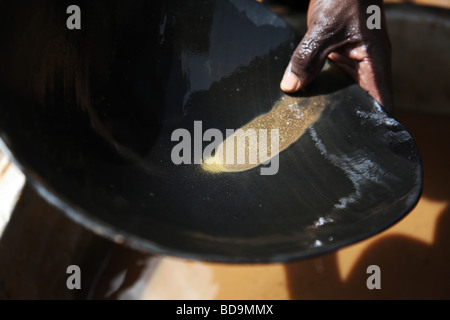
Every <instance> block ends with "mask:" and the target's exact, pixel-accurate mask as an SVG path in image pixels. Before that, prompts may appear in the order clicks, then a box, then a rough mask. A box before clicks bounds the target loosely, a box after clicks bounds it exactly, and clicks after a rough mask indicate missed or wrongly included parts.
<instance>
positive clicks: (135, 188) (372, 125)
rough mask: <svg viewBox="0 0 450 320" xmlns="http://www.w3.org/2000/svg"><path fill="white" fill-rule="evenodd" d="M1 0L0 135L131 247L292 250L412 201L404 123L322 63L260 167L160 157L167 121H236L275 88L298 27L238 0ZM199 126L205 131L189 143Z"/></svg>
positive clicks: (28, 165)
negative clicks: (289, 134) (267, 163)
mask: <svg viewBox="0 0 450 320" xmlns="http://www.w3.org/2000/svg"><path fill="white" fill-rule="evenodd" d="M43 2H44V3H45V5H42V3H40V4H39V5H38V4H36V3H35V2H32V1H29V3H28V5H27V6H24V5H23V4H20V5H19V4H17V3H11V2H2V3H1V4H0V12H1V13H0V26H1V28H0V39H1V40H0V41H1V42H2V47H3V48H9V50H2V52H1V53H0V59H1V60H0V61H2V62H1V69H0V70H1V75H2V76H1V78H0V86H1V89H0V137H1V139H2V141H3V147H4V149H7V150H8V151H9V153H10V155H11V156H12V157H13V158H14V159H15V161H16V162H17V164H18V165H19V166H20V167H21V168H22V169H23V171H24V172H25V173H26V174H27V175H28V177H29V178H30V180H31V181H32V182H33V183H34V186H35V187H36V188H37V190H38V191H39V192H40V193H41V194H43V195H44V196H45V197H46V199H47V200H49V201H50V202H52V203H53V204H55V205H57V206H58V207H60V208H61V209H62V210H63V211H65V212H66V213H67V214H68V215H69V216H70V217H72V218H73V219H75V220H76V221H78V222H80V223H82V224H83V225H85V226H86V227H88V228H90V229H91V230H93V231H94V232H96V233H99V234H102V235H104V236H106V237H108V238H110V239H113V240H115V241H117V242H125V243H126V244H128V245H131V246H133V247H135V248H138V249H142V250H146V251H150V252H156V253H161V254H167V255H177V256H181V257H186V258H193V259H203V260H212V261H222V262H274V261H289V260H295V259H301V258H305V257H309V256H313V255H317V254H321V253H325V252H328V251H331V250H336V249H338V248H340V247H342V246H345V245H348V244H351V243H354V242H356V241H359V240H362V239H364V238H367V237H369V236H371V235H373V234H375V233H377V232H380V231H381V230H383V229H385V228H387V227H389V226H390V225H392V224H393V223H395V222H396V221H398V220H399V219H401V218H402V217H403V216H404V215H406V214H407V213H408V212H409V211H410V210H411V209H412V208H413V206H414V205H415V204H416V202H417V200H418V198H419V196H420V192H421V184H422V173H421V172H422V171H421V164H420V157H419V154H418V150H417V147H416V144H415V142H414V140H413V138H412V137H411V135H410V134H409V133H408V132H407V130H406V129H405V128H404V127H403V126H402V125H401V124H400V123H398V122H397V121H396V120H395V119H393V118H392V117H389V116H388V115H387V114H386V113H385V112H384V111H383V110H382V108H381V107H380V106H379V105H378V104H377V103H376V102H375V101H374V100H373V99H372V98H370V96H369V95H368V94H367V93H366V92H364V91H363V90H362V89H361V88H359V87H358V86H357V85H356V84H354V83H353V82H351V81H350V80H349V79H348V78H347V77H346V76H345V75H343V74H342V72H340V70H338V69H337V68H335V67H334V66H333V65H331V64H330V65H329V66H328V67H327V68H326V69H325V70H324V71H323V72H322V73H321V74H320V75H319V77H318V79H317V80H316V81H315V82H314V83H313V84H311V85H310V86H309V87H308V89H307V90H305V91H304V92H302V93H301V94H300V95H298V96H297V97H295V99H297V101H298V103H299V104H300V105H301V106H311V105H314V104H315V103H317V102H318V101H320V102H321V104H323V105H324V106H325V108H324V110H323V111H322V113H321V116H320V118H319V119H318V120H317V121H316V122H315V123H314V124H313V125H311V126H310V127H309V128H308V129H307V130H306V132H305V133H304V134H303V135H302V136H301V137H300V138H299V139H298V140H297V141H296V142H295V143H293V144H292V145H291V146H290V147H289V148H288V149H286V150H284V151H282V152H281V153H280V157H279V168H278V172H277V173H276V174H274V175H261V174H260V173H261V172H260V169H261V167H257V168H254V169H252V170H248V171H244V172H237V173H221V174H212V173H209V172H206V171H204V170H203V169H202V168H201V166H200V165H199V164H180V165H175V164H174V163H173V161H172V157H171V154H172V150H173V148H174V147H175V146H176V145H177V144H178V141H172V133H173V132H174V131H175V130H176V129H180V128H184V129H186V130H187V131H188V132H190V133H191V137H192V141H191V145H192V150H193V151H192V153H193V154H192V160H199V159H198V158H196V155H195V152H194V147H195V146H194V140H196V137H197V138H198V131H197V132H195V130H194V121H201V132H205V131H206V130H207V129H210V128H217V129H219V130H220V131H221V132H222V133H223V134H224V135H225V132H226V129H237V128H240V127H242V126H243V125H245V124H246V123H248V122H250V121H251V120H252V119H254V118H255V117H257V116H259V115H261V114H264V113H267V112H269V111H270V110H271V109H272V107H273V106H274V105H275V104H276V102H277V101H279V100H280V99H281V98H282V97H283V93H282V92H281V91H280V89H279V81H280V79H281V77H282V74H283V72H284V68H285V67H286V65H287V62H288V61H289V58H290V54H291V53H292V51H293V49H294V48H295V46H296V44H297V43H298V41H299V39H300V37H299V35H297V34H296V33H295V32H294V31H293V30H292V29H291V28H290V27H288V25H287V24H286V23H285V22H284V21H283V20H281V19H280V18H278V17H277V16H275V15H274V14H273V13H272V12H270V11H269V10H268V9H266V8H265V7H263V6H262V5H260V4H258V3H256V2H254V1H248V2H242V1H234V0H230V1H205V2H201V3H200V2H195V3H191V2H186V1H164V2H163V1H160V2H151V3H150V2H149V1H137V0H136V1H127V2H126V3H125V2H124V1H95V3H92V1H80V2H79V6H80V8H81V9H82V18H83V19H82V28H81V30H68V29H67V28H66V19H67V17H68V15H67V14H65V12H66V8H67V6H69V3H66V2H64V1H58V2H57V3H56V2H54V1H43ZM208 144H209V142H204V143H203V145H202V148H201V150H203V147H205V146H206V145H208Z"/></svg>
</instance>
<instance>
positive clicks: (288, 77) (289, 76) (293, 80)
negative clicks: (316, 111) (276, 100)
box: [280, 71, 300, 92]
mask: <svg viewBox="0 0 450 320" xmlns="http://www.w3.org/2000/svg"><path fill="white" fill-rule="evenodd" d="M280 87H281V90H283V91H286V92H293V91H297V90H298V89H299V88H300V80H299V79H298V78H297V76H296V75H295V74H293V73H292V72H290V71H286V72H285V73H284V76H283V80H281V84H280Z"/></svg>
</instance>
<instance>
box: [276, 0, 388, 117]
mask: <svg viewBox="0 0 450 320" xmlns="http://www.w3.org/2000/svg"><path fill="white" fill-rule="evenodd" d="M370 5H377V6H378V7H379V8H380V9H381V28H380V29H369V28H368V27H367V19H368V18H369V17H370V16H371V15H372V12H371V13H367V8H368V7H369V6H370ZM307 23H308V31H307V32H306V34H305V36H304V37H303V39H302V41H301V42H300V44H299V45H298V47H297V48H296V49H295V52H294V54H293V55H292V58H291V61H290V63H289V65H288V67H287V68H286V72H285V74H284V77H283V80H282V81H281V84H280V86H281V89H282V90H283V91H285V92H288V93H291V92H296V91H299V90H301V89H302V88H304V87H305V86H307V85H308V83H310V82H311V81H312V80H313V79H314V78H315V77H316V75H317V74H318V73H319V72H320V70H321V69H322V67H323V65H324V64H325V61H326V59H327V57H328V58H330V59H331V60H333V61H334V62H336V63H337V64H338V65H339V66H340V67H341V68H342V69H343V70H344V71H345V72H347V73H348V74H349V75H350V76H351V77H352V78H353V79H354V80H355V81H356V82H357V83H358V84H359V85H360V86H361V87H362V88H363V89H364V90H366V91H367V92H368V93H369V94H370V95H371V96H372V97H373V98H375V100H377V101H378V102H379V103H380V104H381V105H382V106H383V107H384V108H385V110H387V111H388V112H391V111H392V107H393V102H392V85H391V45H390V42H389V37H388V34H387V29H386V20H385V17H384V10H383V1H381V0H344V1H336V0H311V2H310V4H309V8H308V17H307Z"/></svg>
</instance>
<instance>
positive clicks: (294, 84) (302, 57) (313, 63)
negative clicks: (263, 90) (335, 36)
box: [280, 31, 329, 92]
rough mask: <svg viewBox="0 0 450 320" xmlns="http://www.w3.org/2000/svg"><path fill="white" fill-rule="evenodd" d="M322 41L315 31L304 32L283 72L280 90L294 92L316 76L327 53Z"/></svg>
mask: <svg viewBox="0 0 450 320" xmlns="http://www.w3.org/2000/svg"><path fill="white" fill-rule="evenodd" d="M324 42H325V41H323V40H322V39H321V37H320V35H319V34H317V33H316V32H309V31H308V32H307V33H306V34H305V36H304V37H303V39H302V41H301V42H300V44H299V45H298V47H297V48H296V49H295V51H294V54H293V55H292V57H291V60H290V62H289V64H288V66H287V68H286V71H285V72H284V76H283V79H282V80H281V83H280V87H281V90H283V91H285V92H296V91H298V90H300V89H303V88H304V87H305V86H306V85H307V84H308V83H310V82H311V81H312V80H313V79H314V78H315V77H316V76H317V74H318V73H319V72H320V70H321V69H322V67H323V65H324V64H325V61H326V59H327V56H328V53H329V52H328V50H326V49H327V48H326V46H325V45H324V44H325V43H324Z"/></svg>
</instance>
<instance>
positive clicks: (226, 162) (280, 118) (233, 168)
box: [202, 95, 326, 173]
mask: <svg viewBox="0 0 450 320" xmlns="http://www.w3.org/2000/svg"><path fill="white" fill-rule="evenodd" d="M305 102H311V100H310V99H305V98H303V99H302V98H298V97H292V96H289V95H284V96H283V97H282V98H281V99H280V100H278V101H277V102H276V103H275V105H274V107H273V108H272V110H271V111H270V112H268V113H266V114H263V115H261V116H258V117H257V118H255V119H253V120H252V121H251V122H249V123H248V124H246V125H245V126H243V127H242V128H241V129H242V130H236V131H235V133H234V134H233V135H231V136H230V137H228V138H227V139H226V140H225V141H223V142H222V143H221V144H220V145H219V146H218V147H217V148H216V154H215V155H214V156H213V157H210V158H208V159H205V160H204V162H203V163H202V168H203V169H204V170H206V171H208V172H213V173H219V172H238V171H245V170H249V169H252V168H254V167H257V166H258V165H260V164H261V163H264V162H265V161H267V160H269V159H270V158H272V157H274V156H276V155H277V154H278V153H279V152H281V151H283V150H284V149H286V148H287V147H289V146H290V145H291V144H292V143H294V142H295V141H297V140H298V139H299V138H300V136H301V135H302V134H303V133H304V132H305V131H306V129H308V127H309V126H311V125H312V124H313V123H314V122H316V121H317V119H319V117H320V115H321V113H322V111H323V110H324V109H325V106H326V100H325V99H324V98H323V97H317V96H316V97H314V102H313V103H305ZM249 129H250V131H249ZM252 129H253V130H254V131H253V130H252ZM272 129H275V130H276V132H273V133H272ZM260 130H261V131H260ZM246 133H247V135H246ZM249 133H253V134H251V135H250V134H249ZM275 133H278V135H277V134H275ZM261 135H262V136H261ZM272 138H273V139H274V141H273V142H272ZM277 138H278V139H277ZM239 140H241V141H242V142H245V147H244V149H243V148H242V142H241V144H240V146H241V148H240V150H244V151H245V156H244V153H243V152H242V151H241V153H239V152H238V151H239V150H238V141H239ZM276 140H278V148H276V144H277V141H276ZM264 142H266V144H267V145H266V146H264V145H263V143H264ZM274 146H275V147H274ZM264 147H266V149H265V150H264V149H263V151H262V155H263V156H260V148H264ZM227 150H228V151H232V153H231V155H229V157H228V158H227ZM272 153H273V154H272ZM230 160H231V161H230ZM238 161H239V162H238Z"/></svg>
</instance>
